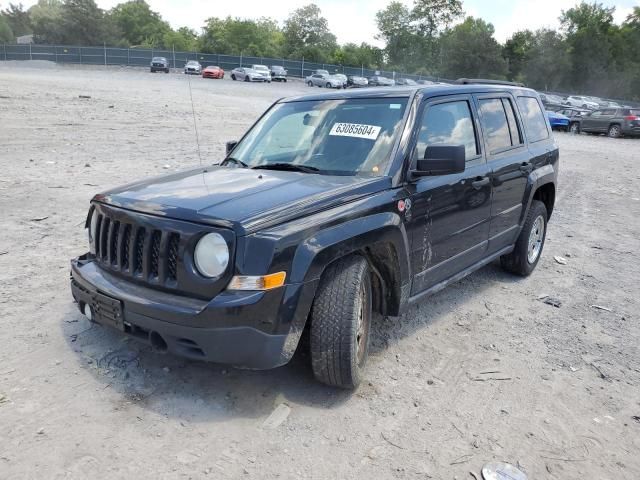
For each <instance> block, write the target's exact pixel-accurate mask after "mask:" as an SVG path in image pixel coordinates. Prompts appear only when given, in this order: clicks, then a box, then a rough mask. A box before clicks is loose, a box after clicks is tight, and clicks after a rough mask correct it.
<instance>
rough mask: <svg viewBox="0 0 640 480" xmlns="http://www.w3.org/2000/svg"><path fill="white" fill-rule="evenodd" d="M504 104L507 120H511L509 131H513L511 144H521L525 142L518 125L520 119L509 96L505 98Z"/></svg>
mask: <svg viewBox="0 0 640 480" xmlns="http://www.w3.org/2000/svg"><path fill="white" fill-rule="evenodd" d="M502 105H503V106H504V111H505V112H507V120H508V121H509V132H510V133H511V145H513V146H517V145H520V144H522V143H523V141H522V134H521V133H520V128H519V127H518V121H517V120H516V114H515V111H514V110H513V104H512V103H511V100H509V99H508V98H503V99H502Z"/></svg>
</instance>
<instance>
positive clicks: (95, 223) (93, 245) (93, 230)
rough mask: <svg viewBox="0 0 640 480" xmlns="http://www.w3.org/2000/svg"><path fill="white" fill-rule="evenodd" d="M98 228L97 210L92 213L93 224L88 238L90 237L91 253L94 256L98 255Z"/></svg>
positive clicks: (91, 223) (90, 224) (90, 226)
mask: <svg viewBox="0 0 640 480" xmlns="http://www.w3.org/2000/svg"><path fill="white" fill-rule="evenodd" d="M97 228H98V212H96V211H95V210H94V211H93V212H91V222H90V223H89V231H88V232H87V236H88V237H89V252H90V253H91V254H92V255H95V254H96V229H97Z"/></svg>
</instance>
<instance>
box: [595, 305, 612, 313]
mask: <svg viewBox="0 0 640 480" xmlns="http://www.w3.org/2000/svg"><path fill="white" fill-rule="evenodd" d="M591 308H595V309H596V310H604V311H605V312H613V310H611V309H610V308H609V307H603V306H602V305H591Z"/></svg>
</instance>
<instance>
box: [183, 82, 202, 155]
mask: <svg viewBox="0 0 640 480" xmlns="http://www.w3.org/2000/svg"><path fill="white" fill-rule="evenodd" d="M187 81H188V83H189V98H190V99H191V113H192V114H193V129H194V131H195V133H196V145H197V146H198V159H199V160H200V165H202V155H200V138H199V136H198V122H196V109H195V107H194V105H193V92H192V91H191V74H187Z"/></svg>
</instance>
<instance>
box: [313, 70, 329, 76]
mask: <svg viewBox="0 0 640 480" xmlns="http://www.w3.org/2000/svg"><path fill="white" fill-rule="evenodd" d="M311 75H326V76H329V75H331V74H330V73H329V70H323V69H321V68H318V69H317V70H314V71H312V72H311Z"/></svg>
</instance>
